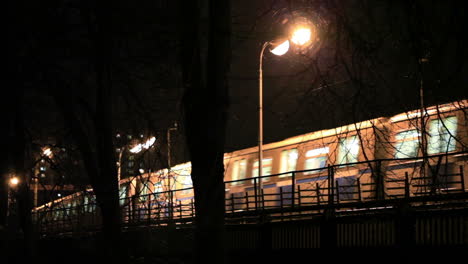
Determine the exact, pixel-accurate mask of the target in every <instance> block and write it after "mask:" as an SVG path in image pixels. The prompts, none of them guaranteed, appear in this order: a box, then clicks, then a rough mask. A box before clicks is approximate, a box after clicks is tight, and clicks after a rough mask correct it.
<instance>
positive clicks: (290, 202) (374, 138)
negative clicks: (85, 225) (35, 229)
mask: <svg viewBox="0 0 468 264" xmlns="http://www.w3.org/2000/svg"><path fill="white" fill-rule="evenodd" d="M467 107H468V101H467V100H463V101H458V102H453V103H449V104H443V105H437V106H432V107H428V108H425V109H424V111H421V110H415V111H410V112H405V113H401V114H398V115H395V116H392V117H380V118H375V119H372V120H366V121H362V122H358V123H354V124H350V125H346V126H342V127H338V128H332V129H326V130H321V131H316V132H312V133H307V134H303V135H299V136H295V137H291V138H288V139H285V140H282V141H280V142H274V143H269V144H265V145H264V146H263V160H262V175H261V177H259V173H258V171H259V170H258V166H259V162H258V157H259V155H258V148H257V147H251V148H247V149H242V150H238V151H234V152H230V153H226V154H225V155H224V166H225V189H226V211H227V212H231V213H235V212H241V211H248V210H254V209H258V207H259V206H260V207H261V208H262V209H273V208H283V207H292V206H314V205H320V204H324V203H346V202H362V201H366V200H373V199H393V198H402V197H407V198H408V197H412V196H418V195H430V194H441V193H442V194H443V193H451V192H465V190H466V187H465V182H467V180H468V179H467V176H466V175H467V174H468V171H467V168H466V166H465V165H466V161H467V146H468V129H467V126H468V124H467V122H468V121H467V113H466V109H467ZM190 175H191V164H190V162H187V163H183V164H179V165H176V166H174V167H172V168H170V169H163V170H160V171H157V172H152V173H145V174H141V175H137V176H135V177H130V178H127V179H124V180H121V181H120V189H119V190H120V198H121V201H120V205H121V207H122V212H123V220H124V222H125V223H128V224H131V223H139V222H141V221H146V222H148V223H151V222H153V223H168V221H171V220H173V219H175V218H177V219H178V220H179V222H182V221H183V220H184V219H187V221H191V218H192V217H193V216H194V203H193V197H194V194H193V189H192V182H191V176H190ZM94 199H95V198H94V196H93V195H92V192H91V191H90V190H88V191H86V192H81V193H77V194H74V195H70V196H68V197H64V198H62V199H60V200H57V201H54V202H52V203H49V204H47V205H44V206H41V207H38V208H35V209H34V212H35V213H36V214H38V215H39V214H42V215H45V216H46V217H45V219H48V220H50V222H53V221H54V220H55V221H56V222H57V221H58V220H59V219H62V220H64V219H66V217H70V216H72V215H77V214H78V213H81V214H82V215H84V216H87V215H88V216H89V215H93V214H94V218H92V217H88V218H89V219H95V218H96V217H95V215H96V212H97V211H98V209H97V207H96V206H95V202H93V201H94ZM58 204H62V205H61V206H62V208H63V209H59V210H56V211H61V213H58V212H54V210H53V208H54V206H55V207H57V205H58ZM78 207H80V209H76V208H78ZM72 208H75V209H72ZM93 221H94V222H93ZM93 221H91V220H89V221H88V222H90V223H95V222H96V221H95V220H93Z"/></svg>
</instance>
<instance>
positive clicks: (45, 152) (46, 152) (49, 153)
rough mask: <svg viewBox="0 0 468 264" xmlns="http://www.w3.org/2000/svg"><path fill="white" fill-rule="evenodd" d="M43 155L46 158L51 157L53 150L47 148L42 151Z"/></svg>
mask: <svg viewBox="0 0 468 264" xmlns="http://www.w3.org/2000/svg"><path fill="white" fill-rule="evenodd" d="M42 154H44V155H45V156H47V157H49V158H50V156H51V155H52V150H50V148H45V149H44V150H43V151H42Z"/></svg>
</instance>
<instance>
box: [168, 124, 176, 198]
mask: <svg viewBox="0 0 468 264" xmlns="http://www.w3.org/2000/svg"><path fill="white" fill-rule="evenodd" d="M174 130H177V123H174V127H170V128H168V129H167V135H166V136H167V190H168V191H170V190H171V176H170V170H171V165H172V164H171V131H174Z"/></svg>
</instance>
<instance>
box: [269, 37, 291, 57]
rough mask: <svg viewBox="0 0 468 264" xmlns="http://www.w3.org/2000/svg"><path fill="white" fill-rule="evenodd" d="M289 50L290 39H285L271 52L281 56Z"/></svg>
mask: <svg viewBox="0 0 468 264" xmlns="http://www.w3.org/2000/svg"><path fill="white" fill-rule="evenodd" d="M288 50H289V40H286V41H284V42H283V43H281V44H279V45H278V46H276V47H275V48H273V49H272V50H271V53H273V54H275V55H277V56H281V55H284V54H285V53H286V52H288Z"/></svg>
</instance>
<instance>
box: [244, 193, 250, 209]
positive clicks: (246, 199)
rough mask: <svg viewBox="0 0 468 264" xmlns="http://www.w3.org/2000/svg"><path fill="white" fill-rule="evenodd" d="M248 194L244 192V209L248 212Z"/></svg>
mask: <svg viewBox="0 0 468 264" xmlns="http://www.w3.org/2000/svg"><path fill="white" fill-rule="evenodd" d="M249 203H250V202H249V192H245V209H246V210H247V211H249V208H250V205H249Z"/></svg>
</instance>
